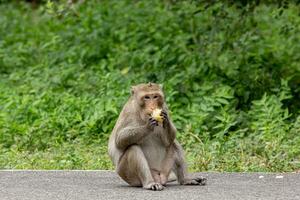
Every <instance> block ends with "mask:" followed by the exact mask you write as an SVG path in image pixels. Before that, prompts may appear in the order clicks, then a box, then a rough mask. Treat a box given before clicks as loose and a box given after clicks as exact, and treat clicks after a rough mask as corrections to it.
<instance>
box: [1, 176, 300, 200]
mask: <svg viewBox="0 0 300 200" xmlns="http://www.w3.org/2000/svg"><path fill="white" fill-rule="evenodd" d="M199 174H201V175H202V176H204V177H206V178H207V179H208V183H207V185H206V186H180V185H178V184H177V183H176V182H174V183H171V184H169V185H168V186H167V188H165V189H164V190H163V191H148V190H143V189H142V188H134V187H129V186H128V185H126V183H125V182H123V181H122V180H121V179H120V178H119V177H118V176H117V175H116V174H115V173H114V172H111V171H0V200H27V199H28V200H44V199H45V200H54V199H61V200H69V199H70V200H79V199H80V200H81V199H82V200H94V199H97V200H102V199H103V200H106V199H118V200H122V199H126V200H130V199H139V200H140V199H149V200H150V199H163V200H175V199H188V200H192V199H197V200H201V199H205V200H212V199H214V200H226V199H228V200H229V199H230V200H235V199H241V200H247V199H261V200H269V199H270V200H271V199H272V200H275V199H276V200H279V199H284V200H289V199H290V200H300V173H284V174H270V173H268V174H265V173H199Z"/></svg>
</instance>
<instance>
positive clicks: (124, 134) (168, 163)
mask: <svg viewBox="0 0 300 200" xmlns="http://www.w3.org/2000/svg"><path fill="white" fill-rule="evenodd" d="M155 108H161V109H162V110H163V111H164V113H165V117H166V118H165V119H164V125H163V126H155V125H154V126H153V123H155V121H153V119H152V121H151V119H150V115H149V114H150V113H151V111H152V110H153V109H155ZM151 123H152V124H151ZM175 137H176V128H175V126H174V124H173V122H172V121H171V119H170V118H169V117H168V109H167V106H166V104H165V101H164V94H163V92H162V89H161V86H159V85H158V84H154V83H148V84H140V85H136V86H133V87H132V89H131V97H130V98H129V100H128V101H127V103H126V104H125V105H124V107H123V110H122V111H121V113H120V116H119V118H118V120H117V122H116V125H115V127H114V129H113V131H112V134H111V136H110V139H109V145H108V151H109V155H110V157H111V159H112V161H113V163H114V165H115V166H116V171H117V173H118V174H119V176H120V177H121V178H122V179H123V180H124V181H126V182H127V183H128V184H130V185H132V186H142V187H144V188H145V189H151V190H162V189H163V188H164V187H163V186H164V185H166V183H167V181H168V177H169V175H170V172H171V171H173V172H174V173H175V174H176V176H177V180H178V182H179V183H180V184H185V185H203V184H205V179H204V178H201V177H198V178H189V177H188V174H187V167H186V164H185V161H184V154H183V150H182V147H181V146H180V144H179V143H178V142H177V140H176V138H175Z"/></svg>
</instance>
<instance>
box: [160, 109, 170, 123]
mask: <svg viewBox="0 0 300 200" xmlns="http://www.w3.org/2000/svg"><path fill="white" fill-rule="evenodd" d="M160 116H162V118H163V119H164V120H167V121H169V116H168V114H167V112H165V111H162V112H161V114H160Z"/></svg>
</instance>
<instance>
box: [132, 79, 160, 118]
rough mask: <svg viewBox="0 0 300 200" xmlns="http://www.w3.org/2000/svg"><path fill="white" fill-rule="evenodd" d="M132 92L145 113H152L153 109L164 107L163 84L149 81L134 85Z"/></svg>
mask: <svg viewBox="0 0 300 200" xmlns="http://www.w3.org/2000/svg"><path fill="white" fill-rule="evenodd" d="M131 93H132V95H133V96H134V98H135V99H136V102H137V103H138V105H139V107H140V109H141V111H142V113H143V114H145V115H151V113H152V112H153V110H155V109H157V108H159V109H161V108H162V107H163V104H164V96H163V92H162V89H161V86H159V85H158V84H154V83H149V84H140V85H137V86H133V87H132V90H131Z"/></svg>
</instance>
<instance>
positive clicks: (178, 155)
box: [173, 142, 207, 185]
mask: <svg viewBox="0 0 300 200" xmlns="http://www.w3.org/2000/svg"><path fill="white" fill-rule="evenodd" d="M175 146H176V148H175V164H174V167H173V169H174V172H175V174H176V176H177V180H178V182H179V183H180V184H181V185H205V184H206V181H207V180H206V178H203V177H201V176H197V177H190V175H189V174H188V172H187V165H186V162H185V160H184V154H183V149H182V147H181V145H180V144H179V143H178V142H175Z"/></svg>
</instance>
